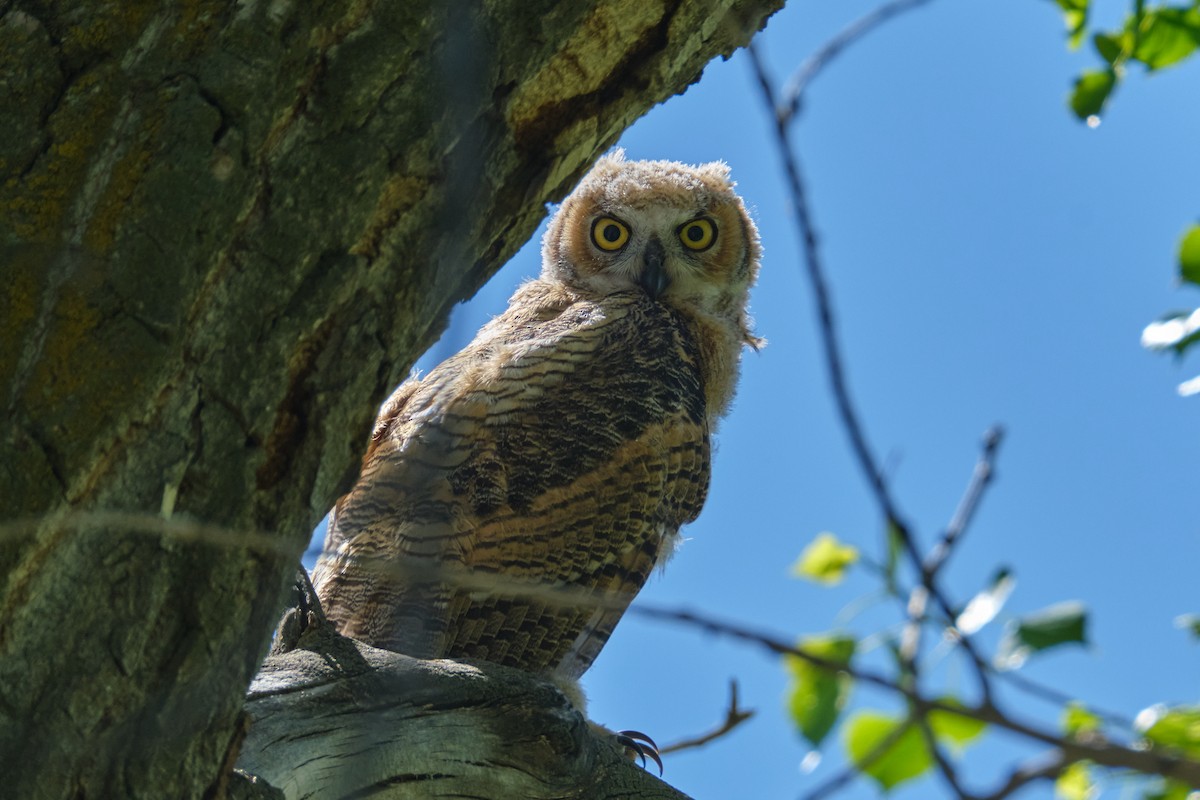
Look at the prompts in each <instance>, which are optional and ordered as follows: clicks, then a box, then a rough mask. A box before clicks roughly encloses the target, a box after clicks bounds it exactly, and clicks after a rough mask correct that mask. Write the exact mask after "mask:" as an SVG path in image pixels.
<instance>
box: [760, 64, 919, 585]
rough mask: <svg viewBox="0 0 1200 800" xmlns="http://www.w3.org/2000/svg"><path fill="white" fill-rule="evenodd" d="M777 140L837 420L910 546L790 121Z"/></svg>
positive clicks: (769, 96) (766, 89) (770, 98)
mask: <svg viewBox="0 0 1200 800" xmlns="http://www.w3.org/2000/svg"><path fill="white" fill-rule="evenodd" d="M747 50H748V52H749V54H750V63H751V64H752V65H753V66H754V74H755V76H756V78H757V79H758V85H759V88H760V89H761V90H762V95H763V100H764V102H765V103H766V104H767V107H768V108H771V109H774V108H775V89H774V86H773V85H772V83H771V79H770V77H769V76H768V75H767V71H766V66H765V65H764V64H763V61H762V58H761V57H760V56H759V54H758V49H757V48H756V47H755V45H754V43H753V42H752V43H751V44H750V46H749V47H748V48H747ZM775 140H776V144H777V145H778V147H779V154H780V157H781V158H782V159H783V167H784V171H785V172H786V173H787V180H788V189H789V191H790V193H791V196H792V207H793V208H792V210H793V212H794V213H795V216H796V227H797V228H798V229H799V231H800V239H801V242H802V245H803V251H804V266H805V269H806V272H807V275H808V279H809V283H810V284H811V285H812V289H813V299H814V302H815V303H816V306H817V319H818V321H819V322H820V331H821V344H822V348H823V350H824V353H825V367H826V370H827V371H828V373H829V380H830V383H831V385H832V388H833V396H834V401H835V402H836V404H837V409H838V416H839V417H840V418H841V421H842V427H843V428H844V429H845V431H846V434H847V435H848V436H849V437H850V446H851V449H852V450H853V451H854V455H855V457H856V459H857V460H858V465H859V468H860V469H861V470H862V472H863V474H864V475H865V476H866V478H867V482H868V484H869V485H870V487H871V490H872V492H873V493H874V495H875V499H876V501H877V502H878V503H879V506H880V508H881V509H882V510H883V514H884V517H885V518H886V519H887V520H888V521H889V522H891V523H894V524H895V525H896V526H897V527H898V528H899V529H900V530H902V531H903V533H902V536H906V537H907V538H908V541H907V543H906V546H910V545H911V544H912V541H911V537H908V536H907V533H908V532H907V528H906V527H905V526H904V525H903V524H902V523H900V521H899V514H898V513H897V511H896V505H895V503H894V502H893V501H892V495H891V491H890V490H889V489H888V485H887V483H886V481H885V480H884V478H883V471H882V470H881V469H880V467H879V463H878V462H877V461H876V459H875V456H874V455H873V454H872V452H871V447H870V445H869V444H868V443H867V435H866V432H865V431H864V429H863V425H862V422H861V421H860V420H859V415H858V411H857V409H856V408H855V407H854V402H853V400H852V399H851V398H850V387H849V385H848V384H847V382H846V374H845V367H844V366H843V360H842V350H841V345H840V343H839V341H838V337H837V324H836V322H835V321H834V312H833V301H832V299H831V297H830V292H829V283H828V281H827V280H826V278H825V268H824V266H823V265H822V261H821V252H820V248H819V247H818V243H817V234H816V230H815V229H814V226H813V220H812V213H811V211H810V210H809V205H808V192H807V190H806V189H805V184H804V179H803V178H802V177H801V171H800V160H799V158H797V156H796V153H795V152H794V151H793V149H792V146H791V143H790V141H789V140H788V132H787V120H786V119H784V118H781V117H779V116H776V117H775ZM912 549H913V551H914V552H915V550H916V548H915V547H913V548H912ZM918 563H919V556H918Z"/></svg>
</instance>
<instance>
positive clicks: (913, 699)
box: [630, 604, 1200, 789]
mask: <svg viewBox="0 0 1200 800" xmlns="http://www.w3.org/2000/svg"><path fill="white" fill-rule="evenodd" d="M630 612H631V613H633V614H637V615H639V616H643V617H648V618H650V619H659V620H667V621H672V622H679V623H684V624H688V625H692V626H695V627H698V628H700V629H701V630H705V631H708V632H710V633H718V634H722V635H726V636H730V637H733V638H735V639H740V640H742V641H745V642H751V643H754V644H757V645H759V646H761V647H763V648H765V649H767V650H768V651H770V652H772V653H774V654H776V655H790V656H795V657H797V658H800V659H802V660H804V661H807V662H808V663H810V664H812V665H814V666H817V667H820V668H822V669H826V670H829V671H831V672H845V673H846V674H847V675H849V676H851V677H852V678H854V679H855V680H856V681H859V682H860V683H865V684H869V685H872V686H876V687H879V688H882V689H885V690H887V691H889V692H892V693H895V694H899V695H902V696H903V697H904V698H905V699H907V700H908V702H909V704H910V706H911V708H912V709H913V713H914V714H919V715H922V716H923V715H926V714H928V713H929V712H930V711H943V712H946V713H947V714H954V715H957V716H960V717H966V718H967V719H974V720H978V721H980V722H984V723H987V724H988V725H992V726H994V727H996V728H1001V729H1003V730H1007V731H1009V732H1011V733H1015V734H1017V735H1018V736H1021V737H1023V738H1025V739H1028V740H1031V741H1035V742H1040V743H1041V744H1045V745H1049V746H1051V747H1055V748H1058V749H1060V750H1062V751H1063V753H1064V755H1065V757H1066V759H1067V763H1073V762H1076V761H1084V760H1087V761H1093V762H1095V763H1096V764H1098V765H1100V766H1103V767H1111V768H1115V769H1130V770H1133V771H1135V772H1140V773H1143V774H1145V775H1161V776H1163V777H1166V778H1173V779H1175V780H1178V781H1182V782H1183V783H1186V784H1188V785H1189V786H1192V787H1194V788H1198V789H1200V761H1192V760H1190V759H1187V758H1182V757H1179V756H1176V755H1172V754H1167V753H1164V752H1161V751H1158V750H1135V749H1134V748H1131V747H1126V746H1124V745H1121V744H1118V743H1115V742H1110V741H1107V740H1096V741H1078V740H1073V739H1067V738H1064V737H1062V736H1060V735H1058V734H1057V733H1052V732H1049V731H1046V730H1043V729H1041V728H1037V727H1035V726H1033V725H1030V724H1027V723H1024V722H1020V721H1018V720H1016V719H1014V718H1012V717H1010V716H1007V715H1005V714H1003V713H1001V712H1000V711H999V710H998V709H997V708H996V707H995V706H993V705H990V704H984V705H974V706H973V705H965V704H964V705H957V704H951V703H947V702H943V701H941V700H930V699H928V698H926V697H923V696H922V695H921V694H920V693H919V692H918V691H917V690H916V689H915V688H914V687H912V686H908V685H904V684H902V683H899V682H897V681H896V680H895V679H893V678H890V677H886V676H883V675H880V674H878V673H875V672H871V671H869V670H865V669H862V668H860V667H853V666H850V665H847V664H844V663H840V662H837V661H833V660H831V659H828V658H823V657H821V656H817V655H814V654H812V653H809V652H807V651H805V650H804V649H802V648H797V647H793V646H791V645H789V644H787V643H786V642H783V641H782V640H780V639H777V638H775V637H773V636H769V635H767V634H763V633H759V632H757V631H752V630H750V629H748V628H745V627H742V626H739V625H733V624H730V623H726V622H721V621H719V620H717V619H715V618H712V617H708V616H704V615H700V614H696V613H694V612H692V611H686V610H677V609H665V608H658V607H653V606H647V605H643V604H637V605H634V606H631V607H630Z"/></svg>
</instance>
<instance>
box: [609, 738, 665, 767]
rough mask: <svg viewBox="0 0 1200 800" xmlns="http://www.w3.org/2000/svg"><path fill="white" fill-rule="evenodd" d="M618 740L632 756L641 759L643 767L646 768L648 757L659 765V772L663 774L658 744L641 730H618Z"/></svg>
mask: <svg viewBox="0 0 1200 800" xmlns="http://www.w3.org/2000/svg"><path fill="white" fill-rule="evenodd" d="M617 742H619V743H620V745H621V746H622V747H624V748H625V749H626V750H628V751H629V753H630V755H631V757H636V758H639V759H641V762H642V768H643V769H645V768H646V758H647V757H649V758H650V760H651V761H653V762H654V763H655V764H657V765H658V774H659V776H661V775H662V774H663V763H662V759H661V758H660V757H659V755H658V745H657V744H655V743H654V740H653V739H651V738H650V737H649V736H647V735H646V734H644V733H642V732H641V731H618V732H617Z"/></svg>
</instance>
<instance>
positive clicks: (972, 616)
mask: <svg viewBox="0 0 1200 800" xmlns="http://www.w3.org/2000/svg"><path fill="white" fill-rule="evenodd" d="M1016 585H1017V579H1016V578H1015V577H1013V574H1012V571H1011V570H1009V569H1008V567H1001V568H1000V569H998V570H996V573H995V574H994V575H993V576H992V581H991V584H990V585H989V586H988V587H987V588H986V589H984V590H983V591H981V592H979V593H978V594H977V595H975V596H974V597H972V598H971V600H970V602H968V603H967V607H966V608H964V609H963V610H962V613H961V614H959V615H958V616H957V617H956V618H955V620H954V626H955V627H956V628H958V629H959V630H960V631H962V632H963V633H965V634H967V635H970V634H972V633H975V632H976V631H978V630H980V629H981V628H982V627H983V626H984V625H987V624H988V623H989V622H991V621H992V620H993V619H995V618H996V615H997V614H999V613H1000V609H1002V608H1004V604H1005V603H1006V602H1007V601H1008V597H1009V595H1011V594H1012V591H1013V589H1015V588H1016Z"/></svg>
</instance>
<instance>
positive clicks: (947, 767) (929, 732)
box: [917, 715, 976, 800]
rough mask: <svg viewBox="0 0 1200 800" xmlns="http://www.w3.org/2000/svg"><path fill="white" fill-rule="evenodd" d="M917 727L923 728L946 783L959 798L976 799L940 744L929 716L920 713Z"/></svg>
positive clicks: (928, 745)
mask: <svg viewBox="0 0 1200 800" xmlns="http://www.w3.org/2000/svg"><path fill="white" fill-rule="evenodd" d="M917 727H918V728H920V729H921V736H922V737H923V738H924V739H925V746H926V747H928V748H929V753H930V755H932V756H933V761H934V763H935V764H937V767H938V773H939V774H940V775H941V776H942V780H944V781H945V782H946V785H947V786H949V787H950V791H952V792H954V796H955V797H957V798H958V800H976V798H975V796H974V795H972V794H971V793H970V792H968V791H967V790H966V789H965V788H963V785H962V781H960V780H959V777H958V770H957V769H955V767H954V764H953V762H951V761H950V758H949V756H947V755H946V753H945V752H944V751H943V750H942V746H941V745H940V744H938V740H937V737H936V736H934V734H933V727H932V726H931V725H930V724H929V717H927V716H925V715H920V716H919V717H918V718H917Z"/></svg>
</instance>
